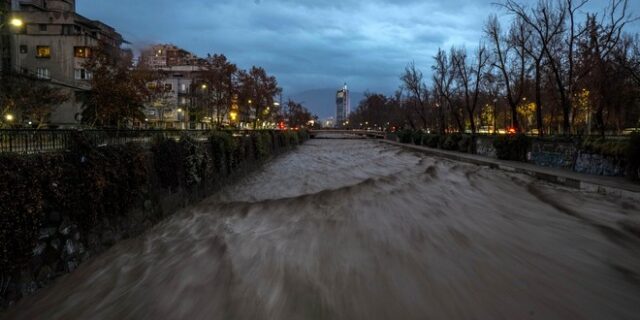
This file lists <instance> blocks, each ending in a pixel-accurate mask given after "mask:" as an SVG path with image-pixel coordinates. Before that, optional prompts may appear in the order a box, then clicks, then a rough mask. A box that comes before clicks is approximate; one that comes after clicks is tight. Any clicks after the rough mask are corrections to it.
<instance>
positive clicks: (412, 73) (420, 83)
mask: <svg viewBox="0 0 640 320" xmlns="http://www.w3.org/2000/svg"><path fill="white" fill-rule="evenodd" d="M400 80H402V87H403V89H404V90H406V91H407V92H408V93H409V99H408V101H406V102H407V103H408V104H409V106H410V107H411V109H412V110H413V112H414V113H415V114H416V115H417V116H418V117H419V118H420V121H421V122H422V127H423V128H426V127H427V111H426V109H427V103H428V101H429V90H427V87H426V85H425V84H424V80H423V76H422V72H421V71H420V70H418V69H417V68H416V65H415V63H414V62H411V63H409V65H407V66H406V67H405V69H404V73H403V74H402V76H400ZM409 121H410V123H411V125H412V127H413V126H414V124H413V120H412V119H410V120H409Z"/></svg>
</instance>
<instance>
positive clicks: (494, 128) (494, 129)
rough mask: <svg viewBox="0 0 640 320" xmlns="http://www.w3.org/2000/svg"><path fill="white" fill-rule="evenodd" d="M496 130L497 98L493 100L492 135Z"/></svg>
mask: <svg viewBox="0 0 640 320" xmlns="http://www.w3.org/2000/svg"><path fill="white" fill-rule="evenodd" d="M496 130H498V98H495V99H493V134H496V132H497V131H496Z"/></svg>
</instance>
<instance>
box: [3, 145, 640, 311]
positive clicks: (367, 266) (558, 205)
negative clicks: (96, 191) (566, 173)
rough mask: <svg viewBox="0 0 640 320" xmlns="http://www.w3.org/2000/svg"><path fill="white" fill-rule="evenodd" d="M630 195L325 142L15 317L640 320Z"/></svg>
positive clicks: (638, 256) (134, 242)
mask: <svg viewBox="0 0 640 320" xmlns="http://www.w3.org/2000/svg"><path fill="white" fill-rule="evenodd" d="M639 215H640V208H639V205H638V204H637V203H634V202H633V201H631V200H625V199H615V198H609V197H605V196H602V195H597V194H589V193H583V192H578V191H575V190H571V189H565V188H561V187H557V186H552V185H548V184H546V183H543V182H540V181H536V180H534V179H532V178H529V177H526V176H523V175H518V174H511V173H506V172H502V171H498V170H493V169H489V168H483V167H478V166H474V165H468V164H463V163H457V162H452V161H448V160H443V159H438V158H433V157H427V156H423V155H420V154H414V153H412V152H407V151H403V150H401V149H399V148H397V147H393V146H389V145H385V144H381V143H378V142H375V141H368V140H357V141H356V140H312V141H310V142H308V143H307V144H305V145H304V146H302V147H300V148H299V149H298V150H296V151H294V152H291V153H289V154H287V155H285V156H282V157H280V158H278V159H276V160H274V161H272V162H271V163H270V164H268V165H267V166H266V167H265V168H264V170H262V171H261V172H260V173H258V174H255V175H254V176H252V177H248V178H247V179H246V180H245V181H242V182H240V183H238V184H237V185H235V186H233V187H231V188H229V189H227V190H225V191H224V192H221V193H219V194H216V195H214V196H212V197H211V198H209V199H207V200H206V201H204V202H203V203H201V204H200V205H198V206H196V207H194V208H191V209H189V210H185V211H183V212H179V213H177V214H175V215H174V216H173V217H171V218H170V219H168V220H166V221H165V222H163V223H161V224H160V225H158V226H157V227H155V228H154V229H152V230H150V231H149V232H147V233H146V234H145V235H144V236H142V237H139V238H137V239H131V240H127V241H123V242H121V243H119V244H117V245H115V246H114V247H113V248H112V249H110V250H109V251H108V252H106V253H105V254H103V255H101V256H99V257H96V258H94V259H93V260H92V261H90V262H88V263H85V264H84V265H82V266H81V267H80V268H79V269H78V270H76V271H75V272H73V273H72V274H70V275H67V276H65V277H63V278H61V279H60V280H59V281H57V283H56V284H54V285H53V286H51V287H50V288H47V289H45V290H42V291H40V292H39V293H38V294H36V295H35V296H33V297H29V298H26V299H23V300H22V301H21V302H20V303H19V304H18V305H17V306H16V307H14V308H12V310H10V311H11V312H12V313H11V314H9V316H8V317H9V318H16V319H345V320H346V319H638V316H639V314H640V279H639V278H638V274H637V272H638V270H640V239H638V238H635V237H634V236H633V235H632V234H631V233H627V232H626V231H624V229H623V228H621V227H620V222H621V221H626V220H635V221H637V220H638V219H639V218H640V217H639Z"/></svg>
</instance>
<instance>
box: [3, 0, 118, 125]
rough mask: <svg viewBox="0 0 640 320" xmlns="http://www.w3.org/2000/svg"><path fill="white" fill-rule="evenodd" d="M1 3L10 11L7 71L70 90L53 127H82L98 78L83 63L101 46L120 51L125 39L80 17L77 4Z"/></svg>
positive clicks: (48, 0) (69, 0) (66, 0)
mask: <svg viewBox="0 0 640 320" xmlns="http://www.w3.org/2000/svg"><path fill="white" fill-rule="evenodd" d="M0 1H4V6H5V10H6V11H8V13H7V14H6V16H5V19H4V20H5V21H6V22H8V23H5V27H4V28H2V29H1V32H2V35H1V36H0V48H1V50H0V54H1V56H0V59H1V63H0V64H1V66H2V69H1V70H2V72H3V73H8V72H17V73H21V74H26V75H30V76H34V77H37V78H39V79H42V80H46V81H48V82H49V83H50V84H51V85H52V86H57V87H60V88H63V89H64V90H66V91H67V92H68V94H69V96H70V99H69V100H68V101H67V102H65V103H64V104H63V105H60V106H58V107H57V108H55V109H54V111H53V113H52V115H51V119H50V123H51V124H52V125H56V126H59V127H75V126H77V125H79V124H80V121H81V111H82V101H81V96H82V93H83V92H85V91H87V90H89V89H90V80H91V77H92V74H91V73H90V72H88V71H87V70H85V69H84V67H83V65H84V63H85V61H86V59H87V58H89V57H90V56H91V53H92V48H94V47H97V46H98V45H99V44H100V43H103V44H106V45H110V46H114V47H117V48H120V47H121V45H122V44H123V43H125V41H124V40H123V38H122V36H121V35H120V34H119V33H118V32H116V30H115V29H114V28H113V27H111V26H109V25H106V24H104V23H102V22H100V21H97V20H91V19H89V18H86V17H84V16H82V15H80V14H78V13H77V12H76V3H75V0H0ZM7 9H8V10H7ZM12 22H13V23H12ZM18 112H19V110H18Z"/></svg>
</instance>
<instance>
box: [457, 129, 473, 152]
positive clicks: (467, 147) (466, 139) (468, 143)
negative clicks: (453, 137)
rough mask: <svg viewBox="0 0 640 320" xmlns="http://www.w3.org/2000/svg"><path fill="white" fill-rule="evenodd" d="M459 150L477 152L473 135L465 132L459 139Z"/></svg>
mask: <svg viewBox="0 0 640 320" xmlns="http://www.w3.org/2000/svg"><path fill="white" fill-rule="evenodd" d="M458 150H459V151H460V152H466V153H475V143H474V141H473V136H471V135H468V134H463V135H462V136H461V137H460V141H458Z"/></svg>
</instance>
